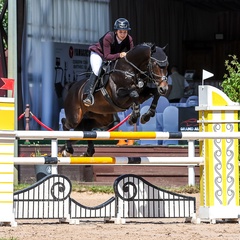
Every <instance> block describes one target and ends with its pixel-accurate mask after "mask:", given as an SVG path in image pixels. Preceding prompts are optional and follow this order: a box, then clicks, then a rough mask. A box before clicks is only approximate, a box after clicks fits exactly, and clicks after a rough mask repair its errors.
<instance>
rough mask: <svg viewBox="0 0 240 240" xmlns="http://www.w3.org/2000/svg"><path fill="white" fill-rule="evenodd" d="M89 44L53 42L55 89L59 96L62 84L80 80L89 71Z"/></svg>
mask: <svg viewBox="0 0 240 240" xmlns="http://www.w3.org/2000/svg"><path fill="white" fill-rule="evenodd" d="M88 47H89V45H84V44H69V43H54V50H55V51H54V52H55V90H56V93H57V96H58V97H61V92H62V88H63V87H64V85H66V84H68V83H71V82H75V81H81V80H82V79H84V78H86V74H85V73H88V72H89V71H90V64H89V55H90V51H89V50H88Z"/></svg>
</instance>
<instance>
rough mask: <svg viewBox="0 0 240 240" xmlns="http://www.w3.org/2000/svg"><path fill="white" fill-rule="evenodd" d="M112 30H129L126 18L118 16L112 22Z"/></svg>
mask: <svg viewBox="0 0 240 240" xmlns="http://www.w3.org/2000/svg"><path fill="white" fill-rule="evenodd" d="M114 30H131V27H130V24H129V22H128V20H127V19H126V18H118V19H117V20H116V21H115V23H114Z"/></svg>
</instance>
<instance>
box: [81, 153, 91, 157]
mask: <svg viewBox="0 0 240 240" xmlns="http://www.w3.org/2000/svg"><path fill="white" fill-rule="evenodd" d="M80 157H92V155H90V154H89V153H87V152H85V153H82V154H80Z"/></svg>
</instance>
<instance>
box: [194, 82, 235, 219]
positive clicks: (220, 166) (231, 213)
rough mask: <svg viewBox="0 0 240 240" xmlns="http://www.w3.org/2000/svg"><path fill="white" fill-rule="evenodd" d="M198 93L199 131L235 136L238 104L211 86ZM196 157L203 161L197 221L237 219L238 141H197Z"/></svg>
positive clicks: (201, 88)
mask: <svg viewBox="0 0 240 240" xmlns="http://www.w3.org/2000/svg"><path fill="white" fill-rule="evenodd" d="M198 92H199V106H198V107H196V110H197V111H199V123H200V131H202V132H215V133H216V134H217V132H226V133H229V132H230V133H231V132H238V122H239V121H238V111H239V110H240V104H239V103H235V102H232V101H231V100H230V99H229V98H228V97H227V96H226V94H224V93H223V92H222V91H220V90H219V89H217V88H215V87H212V86H199V91H198ZM200 154H201V156H203V158H204V164H203V165H202V166H200V175H201V177H200V179H201V180H200V208H199V218H200V220H201V221H210V222H212V223H214V222H215V221H216V219H217V218H221V219H222V218H225V219H238V218H239V213H240V207H239V166H238V139H205V140H204V141H200Z"/></svg>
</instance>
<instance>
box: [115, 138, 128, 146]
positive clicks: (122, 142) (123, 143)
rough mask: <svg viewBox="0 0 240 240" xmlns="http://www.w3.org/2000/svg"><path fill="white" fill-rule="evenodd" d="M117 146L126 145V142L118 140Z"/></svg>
mask: <svg viewBox="0 0 240 240" xmlns="http://www.w3.org/2000/svg"><path fill="white" fill-rule="evenodd" d="M117 145H119V146H120V145H127V142H126V140H124V139H120V140H119V141H118V143H117Z"/></svg>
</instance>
